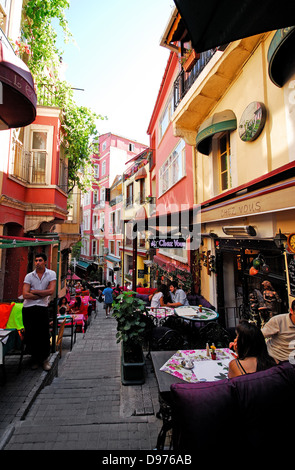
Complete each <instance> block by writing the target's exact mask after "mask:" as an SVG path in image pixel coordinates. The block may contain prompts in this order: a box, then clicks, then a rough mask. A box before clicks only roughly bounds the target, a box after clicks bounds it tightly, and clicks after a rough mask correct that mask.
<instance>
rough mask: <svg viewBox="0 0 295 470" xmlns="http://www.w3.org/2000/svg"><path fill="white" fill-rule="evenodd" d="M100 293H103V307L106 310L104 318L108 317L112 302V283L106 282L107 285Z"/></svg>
mask: <svg viewBox="0 0 295 470" xmlns="http://www.w3.org/2000/svg"><path fill="white" fill-rule="evenodd" d="M102 295H104V308H105V311H106V318H109V317H110V314H111V308H112V304H113V289H112V284H111V283H110V282H108V283H107V287H106V288H105V289H104V290H103V291H102Z"/></svg>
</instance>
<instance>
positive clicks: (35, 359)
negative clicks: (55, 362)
mask: <svg viewBox="0 0 295 470" xmlns="http://www.w3.org/2000/svg"><path fill="white" fill-rule="evenodd" d="M46 262H47V257H46V255H45V253H39V254H36V256H35V270H34V271H32V272H31V273H28V274H27V275H26V276H25V279H24V284H23V298H24V303H23V323H24V328H25V344H26V348H27V351H28V352H29V354H31V356H32V369H37V368H38V366H39V364H42V365H43V369H44V370H46V371H49V370H50V369H51V366H50V364H49V360H48V359H49V355H50V334H49V311H48V304H49V299H50V296H51V295H52V294H54V292H55V288H56V273H55V272H54V271H52V270H51V269H47V267H46Z"/></svg>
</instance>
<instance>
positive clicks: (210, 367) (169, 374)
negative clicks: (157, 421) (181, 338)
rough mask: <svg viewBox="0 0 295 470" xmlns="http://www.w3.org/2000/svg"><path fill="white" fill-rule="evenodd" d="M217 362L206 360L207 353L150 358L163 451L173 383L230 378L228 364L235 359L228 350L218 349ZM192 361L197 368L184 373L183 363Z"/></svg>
mask: <svg viewBox="0 0 295 470" xmlns="http://www.w3.org/2000/svg"><path fill="white" fill-rule="evenodd" d="M216 356H217V358H216V360H213V359H211V356H209V357H208V356H207V351H206V349H195V350H193V349H192V350H179V351H152V352H151V358H152V362H153V367H154V372H155V376H156V380H157V384H158V391H159V403H160V410H159V412H158V413H157V416H158V417H161V418H162V419H163V426H162V429H161V430H160V433H159V435H158V439H157V449H158V450H159V449H163V448H164V445H165V438H166V434H167V431H168V430H169V429H171V426H172V424H171V392H170V387H171V385H172V384H174V383H185V382H190V383H197V382H206V381H216V380H222V379H224V378H227V374H228V365H229V362H230V361H231V360H232V359H233V358H234V357H236V356H235V354H234V353H233V352H232V351H231V350H230V349H228V348H217V349H216ZM187 358H189V359H193V360H194V368H193V369H185V368H184V367H183V366H182V365H181V362H182V360H183V359H187Z"/></svg>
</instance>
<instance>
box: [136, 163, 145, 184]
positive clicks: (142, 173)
mask: <svg viewBox="0 0 295 470" xmlns="http://www.w3.org/2000/svg"><path fill="white" fill-rule="evenodd" d="M146 177H147V173H146V169H145V167H144V166H143V167H141V168H139V170H138V172H137V173H136V175H135V180H136V181H137V180H140V179H142V178H146Z"/></svg>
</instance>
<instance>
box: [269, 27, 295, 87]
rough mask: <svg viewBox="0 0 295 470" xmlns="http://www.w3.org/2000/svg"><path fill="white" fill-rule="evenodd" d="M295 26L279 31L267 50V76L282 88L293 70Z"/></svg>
mask: <svg viewBox="0 0 295 470" xmlns="http://www.w3.org/2000/svg"><path fill="white" fill-rule="evenodd" d="M294 47H295V26H291V27H289V28H284V29H279V30H278V31H277V32H276V33H275V35H274V37H273V39H272V41H271V43H270V46H269V49H268V53H267V59H268V63H269V65H268V74H269V78H270V79H271V81H272V82H273V83H274V84H275V85H277V86H278V87H282V86H283V85H284V84H285V83H286V81H287V80H288V79H289V78H290V76H291V74H292V73H293V71H294V69H295V57H294Z"/></svg>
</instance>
